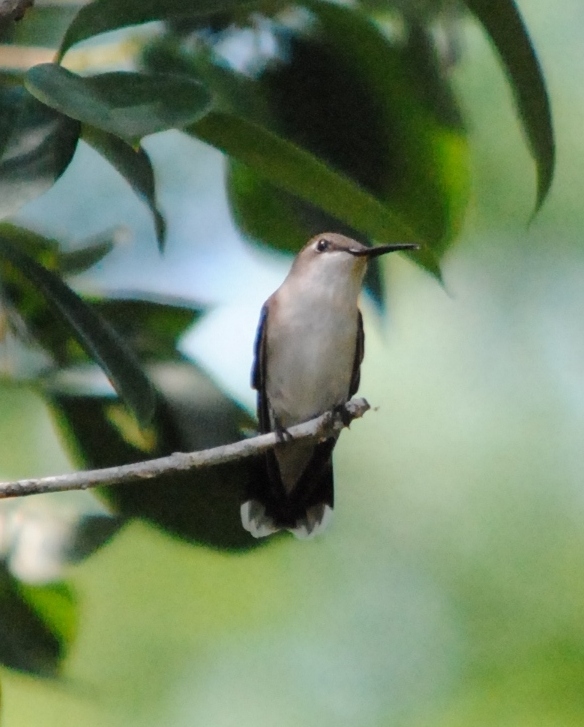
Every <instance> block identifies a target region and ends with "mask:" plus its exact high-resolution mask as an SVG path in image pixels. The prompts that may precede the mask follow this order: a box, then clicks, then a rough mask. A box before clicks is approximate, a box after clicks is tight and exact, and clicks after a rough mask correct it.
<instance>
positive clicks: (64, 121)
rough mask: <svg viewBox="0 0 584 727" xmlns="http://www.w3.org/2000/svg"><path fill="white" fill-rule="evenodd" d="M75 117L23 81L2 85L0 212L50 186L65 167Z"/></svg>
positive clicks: (4, 213)
mask: <svg viewBox="0 0 584 727" xmlns="http://www.w3.org/2000/svg"><path fill="white" fill-rule="evenodd" d="M78 138H79V123H78V122H77V121H75V120H73V119H70V118H68V117H67V116H63V115H62V114H60V113H58V112H57V111H54V110H53V109H50V108H48V107H47V106H45V105H44V104H42V103H39V102H38V101H37V100H36V99H35V98H33V96H31V95H30V94H29V93H28V91H26V90H25V89H24V88H22V87H14V88H9V89H5V88H4V89H0V218H2V217H7V216H8V215H11V214H14V213H15V212H17V211H18V210H19V209H20V207H22V206H23V205H24V204H26V203H27V202H30V201H31V200H32V199H34V198H35V197H38V196H39V195H41V194H43V192H46V191H47V190H48V189H50V188H51V187H52V186H53V184H54V183H55V181H56V180H57V179H58V178H59V177H60V176H61V174H62V173H63V172H64V171H65V169H66V168H67V167H68V165H69V162H70V161H71V159H72V157H73V154H74V152H75V148H76V146H77V140H78Z"/></svg>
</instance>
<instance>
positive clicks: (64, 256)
mask: <svg viewBox="0 0 584 727" xmlns="http://www.w3.org/2000/svg"><path fill="white" fill-rule="evenodd" d="M112 238H113V234H110V235H104V236H100V237H99V238H98V239H93V241H91V242H89V243H87V244H85V246H84V247H79V248H77V249H76V250H70V251H67V252H59V255H58V261H57V268H58V269H59V271H60V272H61V273H62V274H63V275H77V274H78V273H83V272H85V271H86V270H89V268H91V267H93V266H94V265H96V264H97V263H98V262H100V261H101V260H103V258H104V257H105V256H106V255H108V254H109V253H110V252H111V251H112V250H113V249H114V240H113V239H112Z"/></svg>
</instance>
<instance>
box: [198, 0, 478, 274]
mask: <svg viewBox="0 0 584 727" xmlns="http://www.w3.org/2000/svg"><path fill="white" fill-rule="evenodd" d="M309 7H310V8H311V10H312V11H313V12H314V13H315V15H316V16H317V17H318V21H319V22H318V23H317V24H316V25H315V26H310V32H309V34H308V35H305V34H304V31H303V33H300V34H298V33H297V32H296V31H294V32H292V33H291V32H290V31H289V29H285V31H282V35H283V37H284V40H283V48H282V51H281V55H282V58H283V60H282V61H281V62H280V63H279V64H271V65H270V66H268V68H267V70H266V71H264V73H263V74H262V75H261V76H260V77H259V78H258V80H257V81H256V82H255V84H254V83H253V82H250V81H249V80H247V98H248V99H249V97H250V96H255V97H258V98H260V99H263V104H264V106H265V107H267V109H268V113H265V112H264V114H263V115H262V114H255V113H252V114H250V113H249V107H250V104H249V102H247V103H246V104H241V102H240V100H239V96H238V94H237V93H232V94H231V93H230V85H229V84H227V83H225V77H226V76H228V75H229V74H230V73H231V76H232V77H238V74H236V73H233V72H230V71H229V70H228V69H225V68H223V69H221V74H220V75H221V83H220V90H218V89H216V88H215V85H214V84H215V81H216V79H215V78H214V77H213V75H212V74H204V73H203V77H204V78H205V79H206V81H207V82H208V83H209V85H210V87H211V88H212V89H213V91H214V93H216V94H217V95H218V96H219V98H220V99H221V101H222V104H221V108H216V109H214V110H213V111H212V112H211V113H210V114H209V115H208V116H207V117H205V118H204V119H201V120H200V121H199V122H197V123H196V124H194V125H193V126H192V127H190V128H189V129H188V131H190V132H192V133H194V134H195V135H197V136H199V137H200V138H201V139H203V140H204V141H207V142H208V143H211V144H213V145H214V146H216V147H218V148H219V149H221V150H222V151H224V152H226V153H227V154H229V155H230V156H231V157H232V160H233V159H235V160H236V161H238V162H243V163H244V165H245V166H242V165H241V164H239V165H237V164H233V161H232V162H231V164H230V179H229V193H230V201H231V204H232V208H233V210H234V213H235V217H236V220H237V222H238V224H239V225H240V226H241V228H242V229H243V231H244V232H245V233H246V234H248V235H250V236H251V237H253V238H255V239H259V240H262V241H264V242H267V243H268V244H272V245H276V246H278V247H283V248H286V249H292V250H297V249H298V246H299V245H301V244H302V243H303V242H305V241H306V239H308V237H310V236H311V235H312V234H316V233H318V232H321V231H323V230H324V229H327V228H330V229H335V230H339V231H344V232H346V233H347V234H353V235H354V236H357V237H361V238H369V239H370V240H377V241H379V242H385V241H397V240H404V239H405V240H415V241H418V242H422V243H423V244H424V248H423V250H421V251H420V252H417V253H415V254H414V255H412V259H414V260H415V261H416V262H418V263H420V264H422V265H423V266H424V267H426V268H427V269H428V270H430V271H431V272H432V273H434V274H435V275H439V267H438V259H439V257H440V256H441V255H442V253H443V252H444V251H445V249H446V248H447V246H448V244H449V243H450V242H451V241H452V240H453V239H454V237H455V236H456V234H457V233H458V231H459V229H460V226H461V223H462V218H463V214H464V211H465V209H466V203H467V199H468V182H469V162H468V146H467V140H466V135H465V133H464V130H463V128H462V123H461V118H460V112H459V110H458V107H457V105H456V102H455V99H454V96H453V94H452V91H451V89H450V87H449V86H448V84H447V82H446V80H445V79H444V78H443V77H442V76H441V74H440V71H439V64H438V61H437V58H436V54H435V53H434V50H433V47H432V45H431V42H430V39H429V37H428V36H427V35H426V34H425V32H423V31H422V30H421V29H417V31H416V32H414V30H412V32H411V33H410V36H409V41H408V43H407V44H405V45H404V44H403V43H393V42H392V41H391V39H389V38H387V37H385V36H384V35H383V34H382V33H381V32H380V30H379V29H378V28H377V27H376V26H375V25H374V24H372V23H371V22H370V21H369V20H368V19H367V18H366V17H364V16H363V15H362V14H361V13H359V12H358V11H356V10H355V9H352V8H347V7H344V6H338V5H334V4H330V3H326V2H317V1H316V0H312V2H310V3H309ZM232 86H235V88H237V87H238V84H232ZM225 94H227V99H225V98H224V96H225ZM290 98H294V103H292V104H291V103H290ZM347 99H351V103H347V101H346V100H347ZM251 106H252V107H253V104H251ZM255 106H256V107H257V106H259V107H261V104H256V105H255ZM258 233H259V234H258Z"/></svg>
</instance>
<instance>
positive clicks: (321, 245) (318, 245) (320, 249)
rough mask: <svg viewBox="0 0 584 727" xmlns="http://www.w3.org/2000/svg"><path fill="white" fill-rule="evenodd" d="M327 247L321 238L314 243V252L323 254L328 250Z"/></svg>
mask: <svg viewBox="0 0 584 727" xmlns="http://www.w3.org/2000/svg"><path fill="white" fill-rule="evenodd" d="M328 247H329V243H328V240H325V239H324V238H321V239H320V240H319V241H318V242H317V243H316V251H317V252H324V251H325V250H328Z"/></svg>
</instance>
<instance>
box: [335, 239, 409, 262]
mask: <svg viewBox="0 0 584 727" xmlns="http://www.w3.org/2000/svg"><path fill="white" fill-rule="evenodd" d="M419 249H420V246H419V245H417V244H416V243H415V242H396V243H394V244H393V245H376V246H375V247H361V248H355V247H354V248H349V252H350V253H351V255H355V256H356V257H362V256H366V257H367V258H369V259H371V258H372V257H378V256H379V255H385V253H386V252H396V251H397V250H419Z"/></svg>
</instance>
